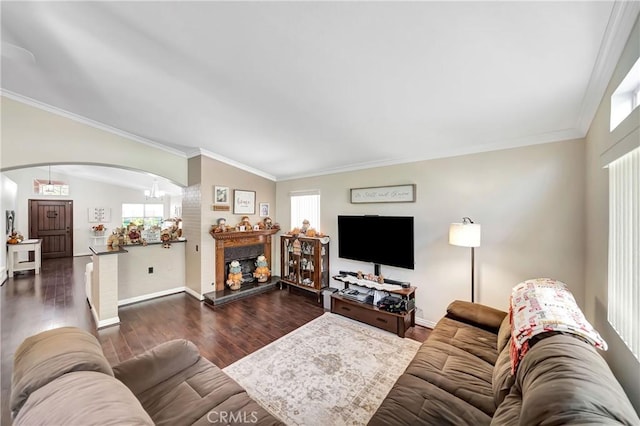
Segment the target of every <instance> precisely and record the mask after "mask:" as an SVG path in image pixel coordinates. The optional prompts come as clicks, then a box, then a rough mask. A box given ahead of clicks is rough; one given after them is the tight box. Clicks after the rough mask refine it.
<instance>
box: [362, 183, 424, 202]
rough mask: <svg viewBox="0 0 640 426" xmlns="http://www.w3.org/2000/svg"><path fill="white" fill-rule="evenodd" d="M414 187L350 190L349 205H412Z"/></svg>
mask: <svg viewBox="0 0 640 426" xmlns="http://www.w3.org/2000/svg"><path fill="white" fill-rule="evenodd" d="M415 201H416V185H415V184H409V185H394V186H373V187H369V188H351V203H352V204H359V203H413V202H415Z"/></svg>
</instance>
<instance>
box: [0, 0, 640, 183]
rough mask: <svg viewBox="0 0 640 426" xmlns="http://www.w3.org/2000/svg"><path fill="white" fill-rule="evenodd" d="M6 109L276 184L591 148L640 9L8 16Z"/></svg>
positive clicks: (109, 10) (418, 5) (49, 6)
mask: <svg viewBox="0 0 640 426" xmlns="http://www.w3.org/2000/svg"><path fill="white" fill-rule="evenodd" d="M1 8H2V42H3V43H2V59H3V60H2V80H1V86H2V91H3V94H4V95H5V96H10V97H13V98H16V99H20V100H23V101H27V102H30V103H32V104H36V105H43V106H46V107H47V108H53V109H54V110H60V111H64V112H66V113H71V114H73V115H76V116H79V117H82V119H86V120H88V121H93V122H97V123H100V124H101V125H103V126H108V127H110V128H113V129H114V131H117V132H119V133H121V134H122V133H124V134H127V135H130V136H131V137H133V138H135V139H139V140H144V141H146V142H152V143H155V144H158V145H162V146H164V147H166V148H167V149H170V150H173V151H175V152H180V153H184V155H185V156H191V155H194V154H197V153H205V154H209V155H212V156H214V157H219V158H223V159H229V160H232V161H234V162H236V163H239V164H242V165H246V166H247V167H248V168H249V169H252V170H255V171H257V172H258V173H260V174H263V175H265V176H267V177H271V178H273V179H276V180H282V179H288V178H292V177H297V176H307V175H314V174H323V173H330V172H336V171H341V170H352V169H358V168H365V167H372V166H376V165H384V164H395V163H402V162H408V161H416V160H422V159H430V158H438V157H444V156H452V155H460V154H465V153H472V152H482V151H487V150H493V149H500V148H509V147H516V146H523V145H529V144H535V143H544V142H551V141H559V140H566V139H571V138H577V137H582V136H584V134H585V132H586V131H587V129H588V127H589V125H590V123H591V120H592V119H593V116H594V113H595V110H596V108H597V106H598V104H599V103H600V101H601V98H602V95H603V93H604V90H605V87H606V84H607V83H608V81H609V78H610V77H611V73H612V71H613V67H614V66H615V64H616V62H617V60H618V57H619V55H620V52H621V50H622V48H623V46H624V43H625V42H626V40H627V37H628V36H629V32H630V30H631V26H632V25H633V22H634V21H635V19H636V17H637V16H638V10H639V8H638V3H637V2H610V1H585V2H580V1H566V2H557V1H548V2H536V1H532V2H520V1H518V2H515V1H514V2H494V1H491V2H483V1H480V2H397V1H389V2H366V1H357V2H325V1H319V2H312V1H305V2H295V1H289V2H271V1H260V2H213V1H209V2H206V1H198V2H179V1H175V2H146V1H145V2H10V1H3V2H2V3H1Z"/></svg>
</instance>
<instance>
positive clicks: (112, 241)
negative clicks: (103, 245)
mask: <svg viewBox="0 0 640 426" xmlns="http://www.w3.org/2000/svg"><path fill="white" fill-rule="evenodd" d="M120 232H121V229H120V228H116V229H114V230H113V232H112V233H111V235H109V238H107V247H118V246H119V245H120V241H119V240H120Z"/></svg>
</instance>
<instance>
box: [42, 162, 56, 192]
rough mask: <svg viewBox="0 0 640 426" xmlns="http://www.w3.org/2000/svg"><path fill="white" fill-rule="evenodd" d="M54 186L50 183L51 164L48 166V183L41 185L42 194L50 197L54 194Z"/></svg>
mask: <svg viewBox="0 0 640 426" xmlns="http://www.w3.org/2000/svg"><path fill="white" fill-rule="evenodd" d="M53 188H54V185H53V184H52V183H51V164H49V183H48V184H46V185H42V193H43V194H44V195H52V194H53V193H54V190H53Z"/></svg>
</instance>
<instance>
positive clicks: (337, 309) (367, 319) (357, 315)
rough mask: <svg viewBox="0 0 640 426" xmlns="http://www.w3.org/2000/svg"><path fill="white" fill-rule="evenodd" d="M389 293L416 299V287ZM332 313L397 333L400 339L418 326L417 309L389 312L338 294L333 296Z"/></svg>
mask: <svg viewBox="0 0 640 426" xmlns="http://www.w3.org/2000/svg"><path fill="white" fill-rule="evenodd" d="M389 293H391V294H393V295H397V296H400V297H402V298H403V299H407V300H412V299H415V297H416V287H410V288H399V289H398V290H395V291H390V292H389ZM331 312H332V313H334V314H340V315H343V316H345V317H348V318H351V319H354V320H356V321H361V322H363V323H365V324H369V325H372V326H374V327H378V328H381V329H383V330H387V331H390V332H391V333H396V334H397V335H398V336H400V337H404V334H405V332H406V331H407V330H408V329H409V328H411V327H413V326H414V325H416V309H415V307H413V308H412V309H410V310H408V311H406V312H400V313H394V312H388V311H385V310H382V309H378V308H377V307H376V306H374V305H371V304H368V303H362V302H358V301H355V300H351V299H348V298H346V297H342V296H341V295H340V294H338V293H334V294H332V295H331Z"/></svg>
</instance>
